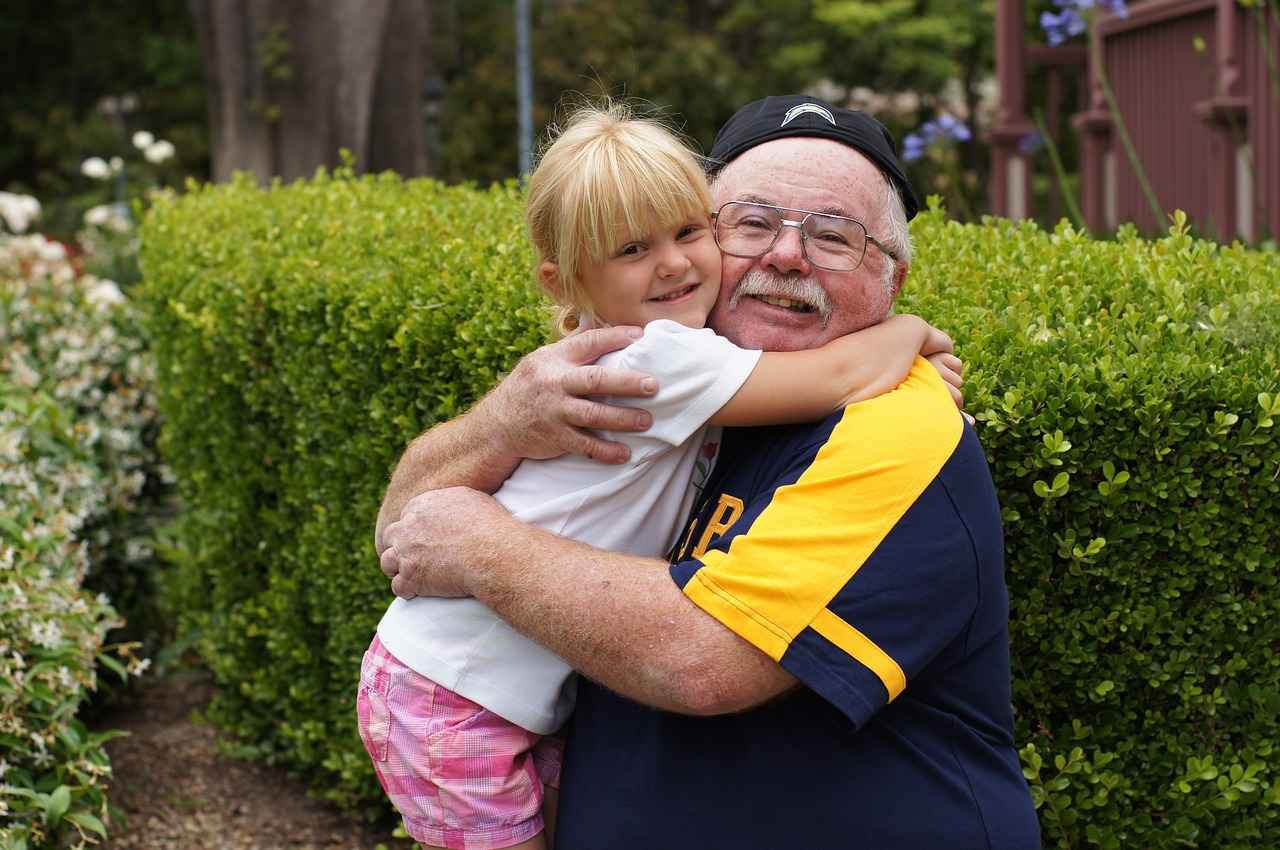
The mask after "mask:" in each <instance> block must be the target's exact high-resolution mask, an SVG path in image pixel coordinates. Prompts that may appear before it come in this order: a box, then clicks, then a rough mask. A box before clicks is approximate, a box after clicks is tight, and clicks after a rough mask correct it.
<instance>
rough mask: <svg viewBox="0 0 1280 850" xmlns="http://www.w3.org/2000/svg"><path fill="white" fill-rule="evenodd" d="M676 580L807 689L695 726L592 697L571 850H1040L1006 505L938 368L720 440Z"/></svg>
mask: <svg viewBox="0 0 1280 850" xmlns="http://www.w3.org/2000/svg"><path fill="white" fill-rule="evenodd" d="M671 574H672V577H673V579H674V580H675V581H676V582H677V584H679V585H680V587H681V588H682V589H683V591H684V593H685V594H686V596H688V598H690V599H691V600H692V601H693V602H694V603H695V604H697V605H699V606H700V607H701V608H703V610H705V611H706V612H707V613H708V614H709V615H710V616H713V617H715V618H716V619H717V620H719V621H720V622H721V623H722V624H724V625H725V626H726V627H727V628H729V629H731V630H733V631H734V632H735V633H736V634H738V635H739V636H740V637H742V638H743V639H744V640H747V641H748V642H750V643H751V644H753V645H754V646H756V647H757V648H759V649H760V650H761V651H762V652H765V653H766V654H768V655H769V656H770V657H772V658H774V659H775V660H776V661H777V662H778V663H779V664H780V665H781V666H782V667H783V668H784V669H786V670H787V671H788V672H790V673H791V674H792V675H794V676H795V677H796V678H797V679H798V680H799V682H800V686H799V687H797V688H795V689H793V690H791V691H790V692H788V693H786V694H783V695H782V696H780V697H778V698H776V699H774V700H771V701H769V702H767V703H765V704H764V705H761V706H758V707H756V708H754V709H751V710H748V711H745V712H742V713H739V714H730V715H723V716H719V717H710V718H698V717H688V716H683V715H677V714H670V713H665V712H661V711H657V710H654V709H651V708H647V707H645V706H641V705H639V704H637V703H634V702H631V701H630V700H627V699H624V698H622V697H619V696H617V695H615V694H612V693H610V692H608V691H606V690H604V689H602V688H600V687H598V686H596V685H594V684H593V683H591V682H588V681H583V682H581V683H580V686H579V689H578V705H577V710H576V714H575V717H574V720H573V723H572V726H571V731H570V736H569V745H568V750H567V753H566V757H565V766H564V773H563V776H562V784H561V796H560V811H559V817H558V831H557V837H556V848H557V850H587V848H602V847H607V848H616V849H617V850H623V848H632V847H635V848H641V847H643V848H664V849H665V850H680V848H690V850H692V848H699V850H702V848H714V847H735V848H744V847H759V848H792V847H795V848H801V847H803V848H809V847H814V848H817V847H824V848H832V847H849V848H876V850H884V848H902V849H903V850H907V848H911V850H924V848H948V850H952V849H953V848H954V850H968V849H969V848H974V850H978V848H982V850H1035V848H1039V847H1040V837H1039V827H1038V824H1037V821H1036V816H1035V810H1034V808H1033V806H1032V803H1031V798H1030V794H1029V792H1028V789H1027V786H1026V783H1025V781H1024V779H1023V777H1022V772H1021V769H1020V766H1019V763H1018V757H1017V754H1016V752H1015V751H1014V746H1013V716H1012V709H1011V707H1010V672H1009V641H1008V597H1007V592H1006V589H1005V584H1004V572H1003V541H1002V534H1001V526H1000V509H999V505H998V504H997V503H996V498H995V491H994V487H993V486H992V483H991V476H990V473H989V470H988V469H987V464H986V459H985V457H984V455H983V452H982V448H981V446H980V445H979V444H978V441H977V438H976V436H975V435H974V433H973V431H972V430H970V429H968V428H966V427H964V424H963V422H962V420H961V419H960V417H959V415H958V413H957V412H956V410H955V408H954V406H953V405H952V402H951V400H950V396H949V394H948V393H947V391H946V388H945V386H943V385H942V383H941V380H940V379H939V378H938V377H937V375H936V373H935V372H933V370H932V368H931V367H928V366H927V364H924V363H923V361H918V364H917V368H916V369H915V370H913V371H912V373H911V375H910V376H909V377H908V379H907V381H906V382H905V383H904V384H903V385H902V387H900V388H899V389H898V390H895V391H894V392H892V393H888V394H886V395H884V396H881V397H880V398H878V399H873V400H871V401H867V402H863V403H861V404H858V405H854V406H851V407H849V408H848V409H847V410H845V411H843V412H841V413H839V414H836V415H833V416H831V417H829V418H828V419H827V420H825V421H824V422H822V423H819V424H817V425H805V426H789V427H775V428H753V429H738V430H731V431H726V434H725V440H724V445H723V448H722V450H721V454H720V458H719V460H718V462H717V466H716V472H715V474H714V475H713V477H712V479H711V481H710V482H709V483H708V486H707V489H706V491H705V494H704V498H703V499H702V500H701V504H700V506H699V507H698V508H697V509H696V511H695V516H694V518H693V521H692V522H691V524H690V527H689V529H688V532H687V533H686V534H685V535H684V538H683V540H682V541H681V542H680V543H679V544H678V545H677V548H676V550H675V552H674V553H673V563H672V565H671Z"/></svg>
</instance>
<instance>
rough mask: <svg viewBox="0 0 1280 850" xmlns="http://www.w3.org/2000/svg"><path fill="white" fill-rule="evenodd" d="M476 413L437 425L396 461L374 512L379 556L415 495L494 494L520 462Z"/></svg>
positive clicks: (482, 417) (474, 411)
mask: <svg viewBox="0 0 1280 850" xmlns="http://www.w3.org/2000/svg"><path fill="white" fill-rule="evenodd" d="M478 410H479V408H476V409H475V410H473V411H472V412H470V413H466V414H464V415H462V416H460V417H458V418H457V419H453V420H451V421H449V422H444V423H442V424H440V425H437V426H436V427H434V428H432V429H431V430H430V431H427V432H426V433H425V434H423V435H422V436H420V437H418V438H417V439H416V440H414V441H413V442H412V443H410V444H409V447H408V448H407V449H405V452H404V454H403V455H401V456H400V461H399V462H398V463H397V464H396V468H395V471H394V472H393V473H392V474H391V482H390V483H389V484H388V485H387V492H386V495H385V496H383V498H382V506H381V507H380V508H379V509H378V522H377V527H376V529H375V532H374V535H375V536H374V540H375V541H376V542H377V549H378V553H379V554H381V553H382V548H383V539H382V532H383V530H384V529H385V528H386V527H387V526H388V525H390V524H391V523H393V522H395V521H396V520H397V519H399V518H400V513H401V511H403V510H404V506H405V505H406V504H408V502H409V500H410V499H412V498H413V497H414V496H416V495H418V494H419V493H425V492H427V491H428V490H440V489H443V488H445V487H470V488H471V489H473V490H479V491H481V492H482V493H490V494H492V493H494V492H495V491H496V490H497V489H498V488H499V487H501V486H502V482H504V481H506V480H507V478H508V477H509V476H510V475H511V473H512V471H513V470H514V469H515V468H516V466H517V465H518V464H519V463H520V458H519V457H517V456H515V455H512V454H508V453H504V452H503V450H502V448H501V443H500V442H498V441H497V440H495V439H494V438H493V435H491V434H488V433H486V429H485V427H484V424H485V418H484V416H483V413H482V412H477V411H478Z"/></svg>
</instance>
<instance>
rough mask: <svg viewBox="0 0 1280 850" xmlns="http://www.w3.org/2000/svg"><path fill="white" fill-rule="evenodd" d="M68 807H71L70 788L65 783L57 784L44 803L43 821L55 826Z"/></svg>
mask: <svg viewBox="0 0 1280 850" xmlns="http://www.w3.org/2000/svg"><path fill="white" fill-rule="evenodd" d="M69 808H71V789H70V788H68V787H67V786H65V785H59V786H58V787H57V788H55V789H54V791H53V793H52V794H50V795H49V796H48V798H47V800H46V802H45V804H44V817H45V821H46V822H47V823H48V824H49V825H50V826H57V825H58V822H59V821H61V820H62V816H63V815H65V814H66V813H67V809H69Z"/></svg>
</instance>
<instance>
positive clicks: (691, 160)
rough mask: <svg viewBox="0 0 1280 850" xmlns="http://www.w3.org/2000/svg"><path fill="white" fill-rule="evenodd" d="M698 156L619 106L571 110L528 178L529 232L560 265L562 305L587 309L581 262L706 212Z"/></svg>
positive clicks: (658, 126)
mask: <svg viewBox="0 0 1280 850" xmlns="http://www.w3.org/2000/svg"><path fill="white" fill-rule="evenodd" d="M710 210H711V195H710V192H709V191H708V189H707V181H706V176H705V174H704V173H703V169H702V166H701V164H700V163H699V161H698V157H697V155H696V154H694V153H693V151H692V150H690V149H689V148H688V147H686V146H685V145H684V144H683V143H682V142H681V141H680V140H679V139H678V138H677V137H676V135H675V134H674V133H673V132H672V131H671V130H669V129H668V128H667V127H665V126H664V125H662V124H661V123H660V122H658V121H655V120H652V119H647V118H635V117H632V113H631V111H630V110H629V109H628V108H627V107H626V106H625V105H621V104H608V105H607V106H606V107H604V108H600V109H597V108H587V109H580V110H578V111H577V112H575V113H574V114H573V115H572V117H571V118H570V119H569V121H568V122H567V124H566V126H565V129H564V130H563V131H562V132H560V133H559V134H558V135H557V136H556V137H555V140H554V142H552V144H551V145H550V146H549V147H547V149H546V151H545V152H544V153H543V155H542V158H541V160H540V161H539V163H538V167H537V168H536V169H535V170H534V173H533V174H532V175H531V176H530V179H529V201H528V207H527V216H528V222H529V234H530V237H531V238H532V240H533V243H534V247H535V248H536V249H537V251H538V254H539V255H540V259H542V260H550V261H552V262H554V263H556V265H557V266H558V270H559V273H558V278H559V289H560V291H559V292H552V293H551V294H552V295H553V297H555V298H556V300H557V301H559V302H560V303H561V304H562V305H564V306H570V307H575V308H578V309H579V310H581V311H582V312H584V313H590V309H591V305H590V304H589V303H587V300H586V296H585V294H584V293H583V291H582V287H581V285H580V282H579V275H580V273H581V267H582V264H584V263H587V264H595V263H601V262H604V261H605V260H606V259H608V258H609V257H611V256H613V255H614V254H615V253H616V252H617V251H618V250H619V249H621V248H622V246H624V245H626V244H627V243H628V242H631V241H635V240H639V239H643V238H645V237H647V236H649V235H651V234H653V233H655V232H658V231H660V230H663V229H666V228H669V227H676V226H678V225H680V224H682V223H684V222H687V221H703V220H705V219H706V217H707V216H708V215H709V214H710Z"/></svg>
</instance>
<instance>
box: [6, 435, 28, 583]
mask: <svg viewBox="0 0 1280 850" xmlns="http://www.w3.org/2000/svg"><path fill="white" fill-rule="evenodd" d="M25 438H26V432H25V431H22V430H17V431H0V458H3V459H4V460H9V461H20V460H22V443H23V441H24V440H25ZM0 565H2V566H4V567H5V568H6V569H7V568H8V567H10V566H12V565H13V550H12V549H9V550H8V555H7V556H6V557H5V558H0Z"/></svg>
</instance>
